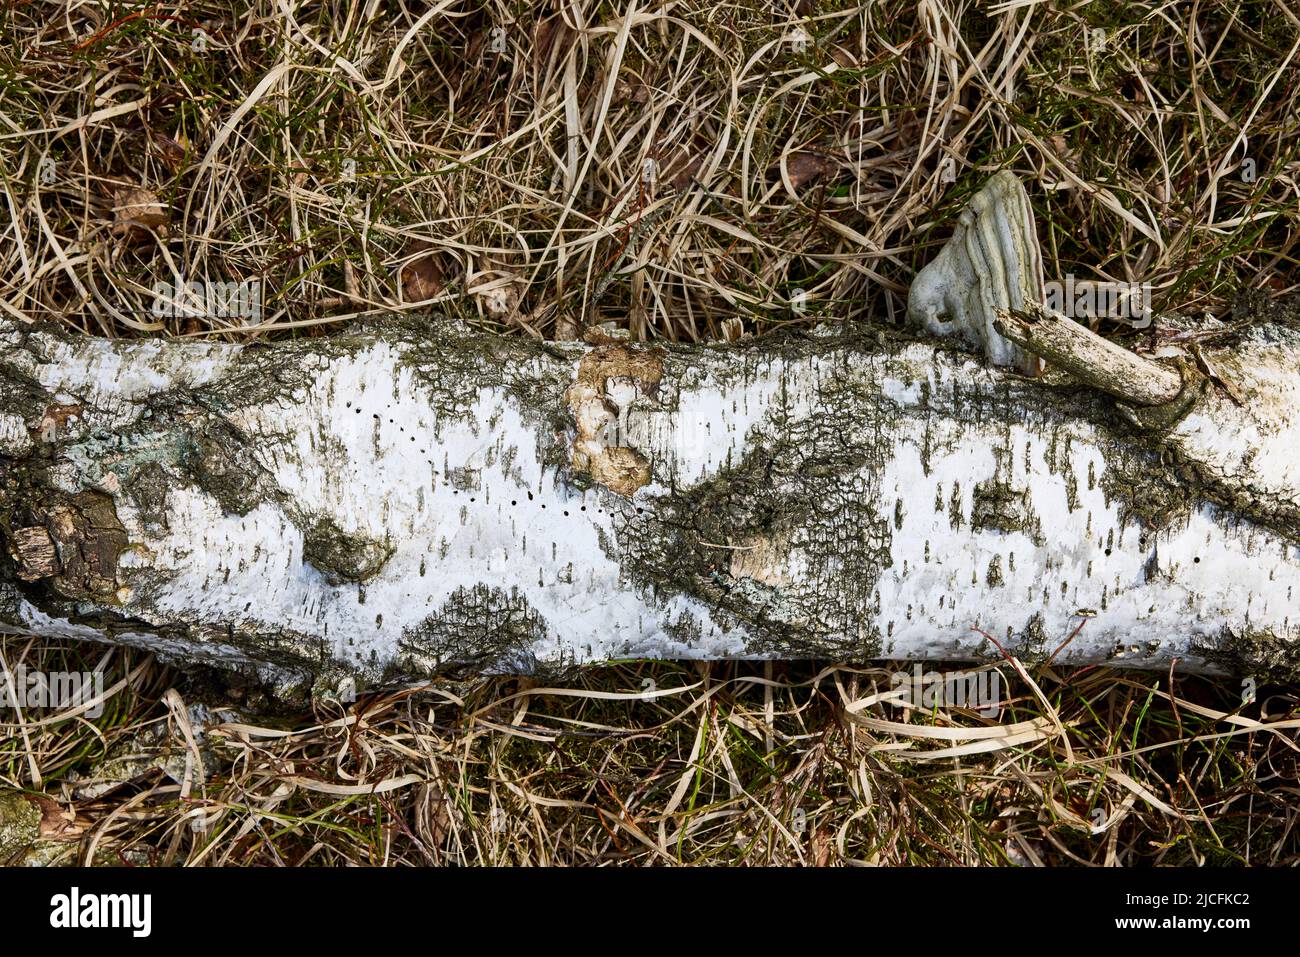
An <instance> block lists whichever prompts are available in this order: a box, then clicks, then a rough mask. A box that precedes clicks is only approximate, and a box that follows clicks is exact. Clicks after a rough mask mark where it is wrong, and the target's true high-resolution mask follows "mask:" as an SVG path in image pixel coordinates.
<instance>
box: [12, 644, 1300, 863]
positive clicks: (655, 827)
mask: <svg viewBox="0 0 1300 957" xmlns="http://www.w3.org/2000/svg"><path fill="white" fill-rule="evenodd" d="M69 654H70V652H69V651H68V650H67V649H65V648H61V647H58V646H44V645H41V644H39V643H36V642H31V643H27V644H25V645H22V646H21V647H20V646H19V644H18V643H10V645H9V646H8V650H7V656H8V660H9V664H10V665H11V666H16V664H17V660H16V659H22V660H26V662H27V663H28V664H29V665H30V666H33V667H35V666H36V664H38V663H42V664H43V665H44V666H45V667H46V668H52V667H54V666H62V667H65V668H75V667H81V668H87V669H88V668H91V667H94V666H96V665H103V666H105V667H106V669H107V671H108V672H109V674H110V675H111V676H112V677H110V679H109V685H110V691H109V695H108V698H107V707H106V710H105V714H104V716H103V717H102V718H100V719H98V720H97V721H95V722H93V723H91V722H87V721H82V720H75V719H74V720H66V719H65V720H61V721H60V720H54V721H51V720H50V719H51V718H57V716H54V715H43V716H38V715H36V714H19V715H16V716H15V717H17V719H18V720H17V723H12V722H13V717H10V718H9V719H7V720H9V721H10V722H11V723H9V724H5V725H0V741H2V742H3V743H0V779H2V780H3V782H4V784H6V785H7V786H9V787H17V788H24V789H27V790H29V791H32V792H38V793H39V794H41V795H42V798H43V800H44V802H45V820H44V822H43V824H42V833H43V834H44V840H42V841H41V842H40V843H39V844H38V846H37V850H36V851H35V852H33V854H34V856H36V857H38V858H39V859H42V860H61V861H83V860H94V861H96V862H99V863H114V862H117V863H121V862H128V863H135V864H145V863H154V864H179V863H188V864H196V865H197V864H206V865H218V864H265V865H281V864H306V863H311V864H315V865H338V864H369V865H376V864H610V863H624V864H670V863H702V864H806V865H834V864H1007V863H1015V864H1072V863H1073V864H1084V863H1086V864H1107V865H1131V864H1136V863H1158V864H1219V865H1223V864H1257V865H1294V864H1296V863H1300V828H1298V827H1297V824H1298V823H1300V820H1298V819H1300V802H1297V800H1296V795H1297V794H1298V793H1300V764H1298V763H1297V750H1300V749H1297V745H1296V740H1295V730H1296V729H1297V728H1300V699H1297V696H1296V695H1295V693H1294V692H1293V691H1283V690H1281V689H1268V688H1262V689H1260V691H1259V697H1258V701H1257V702H1253V703H1251V704H1248V705H1242V704H1241V702H1240V700H1239V698H1234V697H1232V688H1233V687H1235V685H1233V684H1229V683H1225V682H1213V681H1207V680H1205V679H1201V678H1191V677H1186V676H1183V677H1178V678H1177V679H1176V680H1172V681H1171V679H1170V678H1169V677H1168V676H1158V675H1150V674H1145V675H1144V674H1136V673H1127V674H1126V673H1123V672H1114V671H1110V670H1104V669H1084V670H1071V671H1054V670H1052V669H1050V668H1044V669H1039V670H1037V671H1035V672H1033V673H1028V672H1027V673H1026V674H1025V676H1023V677H1021V676H1019V675H1018V674H1017V670H1016V667H1015V666H1013V665H1012V664H1010V663H1004V664H1003V665H1002V666H1001V667H1000V669H999V670H1000V673H1001V675H1002V676H1003V691H1004V700H1003V703H1002V710H1001V712H1000V713H999V714H997V715H990V716H987V717H981V716H979V715H977V714H975V713H974V712H969V711H955V710H954V711H945V710H942V709H934V710H932V711H930V712H925V711H918V710H914V709H905V708H903V707H901V706H899V705H897V704H894V703H890V702H891V700H892V699H891V695H892V696H896V695H897V691H896V690H895V688H894V685H893V681H892V673H891V672H890V671H888V670H886V669H882V668H852V667H846V666H839V667H828V668H824V669H816V668H815V667H813V666H808V665H799V664H794V665H772V666H764V665H761V664H751V665H746V664H728V665H722V664H715V665H701V666H685V665H679V664H673V663H639V662H634V663H627V664H622V665H617V666H609V667H605V668H591V669H584V670H581V671H578V672H575V673H574V675H573V676H572V681H571V682H566V683H565V685H564V686H563V687H558V688H556V687H550V688H547V687H539V686H537V685H536V684H535V683H534V682H532V681H529V680H527V679H517V678H479V679H474V680H471V681H467V682H454V681H450V680H448V681H442V682H437V683H434V684H431V685H426V686H421V687H420V688H408V689H394V690H390V691H388V692H385V693H382V694H378V695H375V696H370V697H366V698H364V699H363V700H360V701H358V702H356V704H355V705H354V706H343V705H340V704H337V703H333V702H326V701H322V702H319V703H318V706H317V710H316V711H315V713H314V714H307V715H290V716H283V717H282V718H281V719H280V720H277V721H270V722H268V721H265V720H263V721H261V722H259V721H257V720H256V719H248V718H240V717H239V716H237V715H235V714H233V713H226V714H218V713H216V712H210V713H209V714H208V716H207V719H206V721H205V720H201V715H202V712H200V711H198V710H192V709H191V708H190V707H188V706H187V703H186V701H185V699H183V698H182V696H181V694H180V693H178V692H177V691H175V690H170V691H167V692H166V693H161V692H163V690H164V689H166V688H168V687H169V684H170V682H171V681H172V680H173V679H174V678H175V676H174V675H172V674H170V673H169V672H168V671H167V670H166V669H163V668H161V667H159V666H158V665H156V664H153V663H152V662H151V661H150V660H148V659H143V658H140V657H138V656H135V655H132V654H130V653H124V652H121V651H114V652H107V661H105V660H102V659H101V657H100V656H102V655H104V654H105V652H104V650H103V649H98V650H97V651H96V652H95V658H94V659H87V660H84V661H80V662H78V661H69V660H68V655H69ZM181 687H182V688H184V686H183V685H182V686H181ZM10 714H11V716H12V715H13V712H10ZM39 717H44V718H45V719H46V723H38V718H39ZM130 759H133V760H130ZM105 767H109V768H117V769H118V770H117V771H116V773H115V774H114V780H115V781H117V782H118V783H116V784H115V785H114V786H112V787H111V789H109V790H106V791H105V792H104V793H102V794H101V793H95V792H94V791H93V790H91V789H90V787H89V785H88V782H87V781H86V780H84V779H81V778H79V775H85V774H87V773H88V772H89V773H91V774H93V769H95V768H105ZM123 767H127V768H129V769H130V770H129V771H127V772H123V771H122V770H121V769H122V768H123ZM33 833H34V832H33Z"/></svg>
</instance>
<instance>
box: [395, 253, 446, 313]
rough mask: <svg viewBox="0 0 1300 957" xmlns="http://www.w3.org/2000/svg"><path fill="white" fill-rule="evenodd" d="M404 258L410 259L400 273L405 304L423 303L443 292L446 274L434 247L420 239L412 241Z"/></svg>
mask: <svg viewBox="0 0 1300 957" xmlns="http://www.w3.org/2000/svg"><path fill="white" fill-rule="evenodd" d="M402 258H403V259H409V262H407V263H405V265H403V266H402V268H401V273H400V282H401V286H402V299H403V301H404V302H423V301H424V300H426V299H433V298H434V297H435V296H437V295H439V294H440V293H441V292H442V290H443V289H444V288H445V286H446V282H445V280H446V274H445V272H444V270H443V267H442V263H441V262H440V257H439V256H438V254H437V252H436V251H435V250H434V247H433V246H431V245H430V244H429V243H426V242H424V241H422V240H419V239H416V240H412V241H411V242H410V243H409V244H408V245H407V247H406V250H405V251H404V252H403V253H402Z"/></svg>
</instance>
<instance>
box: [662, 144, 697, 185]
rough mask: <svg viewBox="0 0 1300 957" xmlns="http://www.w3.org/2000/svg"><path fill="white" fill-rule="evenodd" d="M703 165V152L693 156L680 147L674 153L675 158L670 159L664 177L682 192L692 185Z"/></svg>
mask: <svg viewBox="0 0 1300 957" xmlns="http://www.w3.org/2000/svg"><path fill="white" fill-rule="evenodd" d="M703 167H704V154H703V153H697V154H695V155H694V156H692V155H690V154H689V153H687V152H686V151H685V150H682V149H679V150H677V152H676V153H675V154H674V155H673V158H672V159H671V160H669V162H668V165H667V168H666V169H665V170H664V173H663V178H664V179H666V180H667V181H668V182H669V183H671V184H672V187H673V189H675V190H677V192H679V193H680V192H681V191H682V190H684V189H686V188H687V187H688V186H690V185H691V182H692V181H693V180H694V179H695V178H696V177H697V176H698V175H699V172H700V170H701V169H702V168H703Z"/></svg>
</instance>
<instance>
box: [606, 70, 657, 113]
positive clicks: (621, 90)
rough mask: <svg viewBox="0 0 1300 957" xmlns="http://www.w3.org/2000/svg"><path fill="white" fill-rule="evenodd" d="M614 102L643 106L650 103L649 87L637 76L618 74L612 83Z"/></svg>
mask: <svg viewBox="0 0 1300 957" xmlns="http://www.w3.org/2000/svg"><path fill="white" fill-rule="evenodd" d="M614 102H615V103H631V104H634V105H636V106H645V105H646V104H647V103H649V102H650V87H649V86H648V85H646V82H645V81H644V80H642V79H641V78H640V77H639V76H635V75H633V74H627V73H624V74H620V75H619V78H618V79H617V80H615V81H614Z"/></svg>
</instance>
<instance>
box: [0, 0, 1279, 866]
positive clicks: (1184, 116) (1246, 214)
mask: <svg viewBox="0 0 1300 957" xmlns="http://www.w3.org/2000/svg"><path fill="white" fill-rule="evenodd" d="M291 10H292V11H293V12H292V14H291V13H290V11H291ZM0 25H2V30H3V43H0V194H2V195H0V267H2V268H0V308H3V309H4V311H5V312H6V313H8V314H10V315H14V316H20V317H28V318H35V319H45V320H54V321H59V322H64V323H68V324H70V325H73V326H75V327H78V328H81V329H84V330H86V331H88V332H91V333H94V334H99V335H109V336H134V335H190V336H198V335H220V336H224V337H228V338H237V339H247V338H250V337H255V336H262V335H269V334H275V335H280V336H287V335H307V334H310V335H317V334H323V333H325V332H328V330H329V328H330V326H331V324H336V323H339V322H343V321H346V320H348V319H350V318H353V317H356V316H358V315H360V314H364V313H391V312H393V311H397V310H412V309H414V310H418V311H421V312H423V311H429V310H431V309H432V310H436V311H438V312H442V313H445V314H451V315H456V316H459V317H460V318H462V319H465V320H467V321H470V322H474V323H477V324H480V325H481V326H482V327H484V328H490V329H496V330H503V331H515V332H519V333H522V334H530V335H537V336H543V337H572V336H575V335H577V334H579V333H580V332H581V330H582V329H583V328H584V327H585V326H587V325H589V324H592V323H597V322H600V323H607V322H612V323H615V324H617V325H619V326H622V327H624V328H626V329H628V330H629V332H630V334H631V335H632V336H634V337H636V338H667V339H673V340H682V341H694V340H702V339H713V338H721V337H723V336H724V334H725V335H728V336H729V337H734V336H735V335H736V334H738V332H739V330H740V329H743V331H744V332H748V333H753V334H763V333H767V332H771V331H773V330H776V329H779V328H781V327H783V326H786V325H790V324H806V323H809V322H814V321H819V320H821V319H824V318H827V317H830V318H834V319H842V320H848V321H861V322H898V321H901V317H902V312H903V308H902V307H903V295H904V293H905V290H906V288H907V285H908V283H909V282H910V281H911V277H912V275H913V274H914V272H915V270H916V269H917V268H918V267H919V266H920V265H921V264H922V263H923V262H925V261H926V260H927V259H928V257H929V256H930V255H932V254H933V250H934V247H935V244H937V243H938V242H940V241H942V240H943V239H944V238H945V237H946V234H947V230H948V229H949V228H950V224H951V222H952V217H953V215H954V213H955V211H956V210H957V209H958V208H959V207H960V205H961V204H962V203H963V202H964V201H965V199H966V198H967V197H968V196H969V195H970V193H971V192H972V191H973V190H974V189H975V188H977V187H978V185H979V184H980V183H981V182H982V181H983V179H984V178H985V177H986V176H987V175H988V173H990V172H991V171H993V170H996V169H1001V168H1012V169H1015V170H1017V171H1019V172H1020V173H1022V174H1023V175H1024V176H1025V178H1026V180H1027V181H1029V182H1030V184H1031V195H1032V198H1033V202H1034V204H1035V209H1036V212H1037V215H1038V219H1039V230H1040V235H1041V236H1042V238H1043V240H1044V249H1045V259H1046V266H1047V272H1048V275H1049V277H1052V276H1064V275H1065V274H1067V273H1073V274H1074V275H1076V276H1078V277H1080V278H1105V279H1115V280H1121V281H1139V282H1142V281H1144V282H1150V283H1151V284H1152V286H1153V287H1154V290H1155V297H1154V305H1155V308H1156V310H1157V311H1158V312H1168V311H1179V310H1181V311H1200V310H1210V311H1214V312H1217V313H1223V312H1224V311H1226V310H1227V308H1228V306H1229V305H1230V303H1231V302H1232V301H1233V300H1234V299H1235V298H1236V297H1237V296H1238V294H1239V293H1240V292H1241V291H1242V290H1243V289H1253V290H1259V291H1262V292H1263V293H1264V294H1266V295H1270V296H1280V295H1282V294H1285V293H1292V292H1294V291H1295V289H1296V279H1295V277H1296V275H1297V270H1296V248H1297V239H1298V237H1300V157H1298V155H1297V150H1300V106H1298V99H1300V84H1298V83H1297V80H1298V79H1300V59H1298V56H1300V16H1298V15H1297V14H1296V13H1295V11H1294V10H1293V9H1292V5H1291V4H1290V3H1289V2H1288V0H1252V2H1227V3H1222V4H1156V3H1123V4H1120V3H1106V2H1094V3H1065V2H1058V3H1037V2H1033V0H1028V2H1019V0H1010V2H1005V3H998V4H993V5H991V6H987V5H976V4H973V3H955V2H952V0H924V2H921V3H919V4H904V3H894V2H887V3H867V4H861V5H852V4H846V3H837V2H805V0H800V2H797V3H781V2H778V3H776V4H753V3H751V4H739V3H725V2H723V3H719V2H708V0H685V2H664V3H645V4H643V5H640V6H637V7H635V8H633V7H631V6H630V5H627V6H624V5H618V4H610V3H595V2H589V0H575V2H572V3H559V2H555V0H547V2H542V3H536V4H524V3H500V2H481V0H479V2H475V0H450V2H440V3H435V4H427V3H418V4H408V3H404V2H401V0H398V2H396V3H386V4H382V5H381V4H379V3H364V4H343V3H328V2H327V3H313V4H300V5H283V4H273V3H270V2H267V0H259V2H254V3H250V4H246V5H239V6H220V5H218V4H215V3H207V2H200V3H198V4H188V5H184V6H175V5H168V4H161V5H153V6H149V5H141V4H134V5H131V4H122V5H119V4H110V5H103V4H87V3H47V2H36V0H27V2H25V0H16V2H13V3H10V4H8V5H6V7H5V8H4V10H3V12H2V13H0ZM196 29H201V30H203V37H204V38H206V40H205V42H206V49H202V50H200V49H196V43H195V33H194V31H195V30H196ZM197 45H202V44H197ZM647 161H652V162H650V163H649V165H648V163H647ZM1252 172H1253V174H1254V175H1253V176H1251V175H1250V174H1251V173H1252ZM205 279H206V280H216V281H239V280H248V279H258V280H260V281H261V282H262V284H263V289H264V291H265V309H264V315H263V317H262V320H261V323H260V324H259V325H257V326H255V327H254V328H251V329H250V328H249V327H247V326H246V325H244V324H242V323H238V322H232V321H230V320H228V319H223V318H219V317H215V316H212V315H207V314H203V313H201V312H196V313H195V314H193V315H188V316H183V317H180V318H175V319H173V318H165V319H160V318H158V317H157V316H155V315H154V314H153V312H152V309H151V306H152V304H153V294H152V292H151V290H152V289H153V287H154V285H155V284H156V283H158V282H160V281H165V282H174V281H177V280H205ZM724 323H727V329H726V330H724V328H723V326H724ZM737 324H739V329H738V328H737ZM0 650H2V651H3V655H4V658H5V662H6V664H7V665H8V666H9V667H14V666H16V664H17V663H18V662H20V661H22V662H26V663H27V664H28V665H29V666H30V667H33V668H36V667H41V668H44V669H46V670H69V669H73V670H75V668H88V667H92V666H94V664H95V663H96V662H98V661H100V659H101V658H102V657H103V656H104V655H105V654H106V652H105V651H104V650H103V649H99V648H94V647H87V646H78V645H74V644H66V645H59V644H47V643H41V642H31V641H29V640H27V639H6V640H5V641H3V642H0ZM107 654H108V657H107V659H106V660H105V662H104V663H105V665H106V666H107V667H108V668H109V669H110V671H111V673H113V674H115V675H116V676H117V679H118V683H116V684H114V685H113V688H114V690H112V692H111V694H109V696H108V701H107V705H108V707H107V710H106V712H105V714H104V715H103V716H101V717H99V718H96V719H94V720H88V719H86V718H85V717H84V716H80V717H69V716H66V715H64V716H59V715H49V714H46V715H40V714H29V713H20V712H16V711H13V710H12V709H10V710H4V711H0V720H2V721H4V722H6V723H4V724H3V725H0V781H2V782H3V784H5V785H7V786H8V787H10V788H19V789H23V790H24V791H25V792H27V793H29V794H32V795H38V794H39V795H43V796H44V798H43V799H44V802H45V803H44V804H43V809H44V819H43V823H42V825H41V828H42V832H43V834H44V837H45V840H44V842H43V843H42V844H41V845H40V848H41V849H40V852H39V853H40V854H41V856H43V857H47V858H54V859H77V860H85V861H96V862H102V861H105V860H108V861H113V860H118V861H121V860H127V861H131V862H155V863H179V862H190V863H202V864H219V863H266V864H281V863H288V864H296V863H313V864H336V863H344V862H357V863H435V862H437V863H444V862H448V863H450V862H463V863H506V862H513V863H607V862H615V861H620V862H644V863H667V862H677V861H686V862H699V863H775V862H804V863H813V864H822V863H828V864H829V863H842V862H873V863H938V864H943V863H957V862H960V863H1005V862H1008V861H1014V862H1018V863H1025V862H1027V863H1040V862H1041V863H1070V862H1074V863H1079V862H1087V863H1099V864H1109V863H1119V864H1132V863H1136V862H1159V863H1245V862H1249V863H1256V864H1293V863H1296V862H1297V860H1300V846H1298V839H1297V836H1296V815H1297V807H1300V801H1297V795H1298V794H1300V781H1298V780H1297V777H1298V771H1297V763H1296V750H1297V749H1296V737H1295V729H1296V727H1297V722H1298V721H1300V709H1298V706H1297V696H1296V693H1295V690H1294V689H1273V690H1266V689H1261V692H1260V698H1259V701H1258V703H1255V704H1252V705H1250V706H1247V707H1244V708H1241V707H1239V693H1240V691H1239V688H1238V685H1237V683H1236V682H1233V681H1211V680H1206V679H1199V678H1186V677H1184V678H1179V679H1178V680H1177V681H1173V680H1172V679H1171V678H1170V677H1169V676H1158V675H1149V674H1134V673H1117V672H1112V671H1096V670H1094V671H1082V672H1062V671H1053V670H1051V669H1047V670H1041V671H1039V672H1036V673H1035V674H1033V675H1032V679H1033V683H1030V682H1029V681H1027V680H1026V679H1025V677H1023V676H1021V675H1019V674H1017V673H1016V672H1015V670H1014V669H1013V668H1012V667H1011V666H1010V665H1006V666H1004V667H1003V669H1002V671H1003V674H1004V675H1005V676H1006V682H1007V684H1006V686H1007V688H1008V689H1010V703H1009V704H1008V706H1007V709H1006V710H1004V712H1003V713H1002V714H1000V715H999V716H998V717H997V718H995V719H985V718H981V717H979V716H977V715H972V714H956V713H954V714H947V713H937V714H924V713H919V712H917V711H908V712H904V711H903V710H901V709H899V708H898V707H896V706H894V705H891V704H889V703H888V702H886V701H883V700H877V699H876V696H877V695H878V694H880V693H882V692H887V691H888V690H889V687H890V682H889V672H888V671H887V670H882V669H872V668H852V667H847V666H840V667H828V668H826V669H825V670H818V668H817V667H816V666H813V665H787V666H776V667H775V668H773V669H766V670H765V668H764V666H762V665H715V666H706V667H703V668H702V669H698V670H697V669H695V668H693V667H686V666H682V665H678V664H672V663H660V664H646V663H629V664H621V665H611V666H609V667H605V668H592V669H587V670H583V671H579V672H576V673H575V674H573V675H572V676H571V682H570V683H569V685H568V687H566V688H564V689H559V690H557V689H549V690H548V689H541V688H535V687H530V685H529V683H528V682H527V681H523V680H519V679H502V678H484V679H476V680H473V681H469V682H466V683H456V682H451V681H447V682H441V683H439V684H437V685H436V686H434V687H433V688H430V689H424V690H418V691H417V690H404V691H403V690H394V691H391V692H389V693H386V694H383V695H380V696H377V697H373V698H368V699H366V700H364V701H361V702H358V703H357V705H356V706H355V707H352V708H345V707H342V706H339V705H332V704H329V703H325V702H322V703H320V705H319V708H318V712H317V713H316V714H310V715H286V716H282V717H281V718H280V719H278V720H277V721H276V722H274V727H260V726H256V725H257V723H258V722H259V720H261V721H263V723H265V719H257V718H253V717H248V718H245V719H243V720H244V721H245V722H246V723H244V724H240V723H235V724H226V725H225V726H224V727H223V728H221V729H216V728H213V729H209V730H207V731H206V732H205V733H204V732H203V728H202V722H199V721H198V720H197V719H198V717H199V716H198V714H197V713H194V714H193V715H192V713H191V710H190V708H189V707H188V704H187V700H186V696H188V698H189V699H195V698H196V696H202V695H203V694H206V692H200V691H199V689H198V688H197V686H195V687H191V686H190V685H188V684H186V682H185V680H184V679H182V678H180V677H179V676H177V675H175V674H173V673H172V672H170V671H168V670H167V669H165V668H162V667H161V666H159V665H157V664H155V663H154V662H152V661H151V660H149V659H145V658H140V657H138V656H136V655H134V654H132V653H128V652H123V651H113V652H109V653H107ZM74 666H75V668H74ZM647 680H649V681H651V682H653V684H651V685H646V684H644V682H646V681H647ZM174 688H179V689H180V690H179V692H177V691H175V690H169V689H174ZM647 689H654V695H653V696H650V697H648V698H647V697H645V696H644V695H643V692H644V691H645V690H647ZM209 703H210V704H214V703H215V702H213V701H210V702H209ZM216 723H220V722H219V720H215V721H214V724H216ZM1018 723H1023V724H1018ZM997 726H1001V730H997V729H996V728H997ZM990 727H994V728H995V730H994V731H991V732H990V731H983V732H981V731H980V729H987V728H990ZM1008 729H1011V730H1008ZM972 732H974V733H972ZM980 733H983V734H992V735H993V737H991V738H983V737H980V736H979V735H980ZM982 748H988V749H989V750H981V749H982ZM943 749H948V750H946V751H945V750H943ZM132 752H140V753H141V754H142V755H143V756H144V757H143V758H142V760H141V761H133V762H129V763H128V764H124V763H123V762H120V761H118V762H115V766H116V767H117V772H116V773H117V777H118V778H122V779H123V780H122V781H121V783H120V784H118V785H116V786H115V787H114V788H113V789H112V790H108V791H105V792H103V793H102V794H94V795H92V791H93V789H92V791H88V790H86V787H85V782H84V781H83V782H81V783H78V781H79V776H85V775H93V774H95V773H96V768H99V769H100V770H101V771H102V770H103V768H104V761H105V759H106V758H107V757H109V756H112V757H114V758H118V757H122V756H123V755H126V754H130V753H132ZM936 752H938V753H936ZM160 755H161V756H162V757H160ZM187 755H188V759H187ZM200 763H201V764H202V767H203V772H202V773H200V770H199V765H200ZM124 767H125V768H127V770H123V768H124ZM128 772H129V773H128ZM1098 811H1100V812H1101V813H1100V816H1098V815H1097V814H1096V812H1098ZM1098 820H1100V821H1102V822H1103V823H1104V825H1105V827H1104V829H1102V830H1100V831H1098V832H1097V833H1093V829H1094V825H1095V823H1096V822H1097V821H1098ZM0 837H3V834H2V833H0ZM0 846H3V841H0Z"/></svg>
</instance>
